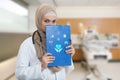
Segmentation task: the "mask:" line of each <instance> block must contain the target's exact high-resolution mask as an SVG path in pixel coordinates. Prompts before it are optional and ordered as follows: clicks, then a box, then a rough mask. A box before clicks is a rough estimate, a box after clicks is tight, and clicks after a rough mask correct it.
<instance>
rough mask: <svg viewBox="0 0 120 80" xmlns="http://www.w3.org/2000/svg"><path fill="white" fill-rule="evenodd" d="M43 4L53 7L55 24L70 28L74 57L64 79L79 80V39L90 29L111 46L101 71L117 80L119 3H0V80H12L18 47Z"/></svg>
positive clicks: (36, 0)
mask: <svg viewBox="0 0 120 80" xmlns="http://www.w3.org/2000/svg"><path fill="white" fill-rule="evenodd" d="M43 3H48V4H52V5H55V6H56V10H57V15H58V24H61V25H70V26H71V38H72V42H73V45H74V47H75V49H76V53H75V55H74V56H73V60H74V64H75V70H74V71H73V73H71V74H70V75H69V76H68V77H67V78H68V80H73V79H74V77H75V78H76V80H80V79H81V80H83V79H82V77H83V76H84V71H83V70H82V69H81V68H80V64H79V63H80V62H81V61H82V60H84V56H83V54H84V53H83V51H82V49H81V37H80V35H81V34H82V33H83V31H84V30H86V29H87V28H88V27H93V28H94V29H95V30H96V31H98V32H99V33H100V37H102V39H105V41H106V40H107V41H108V42H110V43H111V47H110V51H111V55H112V59H110V60H109V64H107V65H106V66H105V68H107V70H106V72H108V71H110V70H111V71H110V72H109V74H110V75H111V76H112V77H113V80H119V79H120V76H119V74H120V69H119V67H120V38H119V37H120V0H0V80H16V79H15V64H16V56H17V54H18V49H19V46H20V44H21V43H22V42H23V41H24V39H26V38H27V37H29V36H31V34H32V33H33V32H34V31H35V30H36V27H35V18H34V17H35V11H36V9H37V7H38V6H39V5H41V4H43ZM108 36H109V37H108ZM108 38H109V39H108ZM103 42H104V40H103ZM101 66H102V65H101ZM103 68H104V67H103ZM81 71H82V72H83V73H81ZM73 74H74V75H73ZM113 74H115V75H113ZM79 75H80V76H79Z"/></svg>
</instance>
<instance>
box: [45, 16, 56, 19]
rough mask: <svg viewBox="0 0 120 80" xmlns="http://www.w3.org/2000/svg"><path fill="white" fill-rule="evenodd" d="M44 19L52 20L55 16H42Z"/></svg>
mask: <svg viewBox="0 0 120 80" xmlns="http://www.w3.org/2000/svg"><path fill="white" fill-rule="evenodd" d="M44 19H49V20H54V19H57V16H44Z"/></svg>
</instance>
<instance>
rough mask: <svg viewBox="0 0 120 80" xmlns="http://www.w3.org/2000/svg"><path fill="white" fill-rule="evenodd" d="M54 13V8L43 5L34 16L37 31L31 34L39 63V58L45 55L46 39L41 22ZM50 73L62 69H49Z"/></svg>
mask: <svg viewBox="0 0 120 80" xmlns="http://www.w3.org/2000/svg"><path fill="white" fill-rule="evenodd" d="M51 11H52V12H54V13H55V14H56V12H55V8H54V7H53V6H51V5H48V4H43V5H41V6H40V7H38V9H37V11H36V15H35V22H36V26H37V31H35V32H34V34H33V41H34V42H33V43H34V45H35V49H36V52H37V57H38V59H39V60H40V61H41V58H42V56H43V55H44V54H46V38H45V33H46V32H45V31H44V30H43V29H42V20H43V18H44V16H45V15H46V14H48V13H49V12H51ZM49 69H50V70H51V71H52V72H58V71H60V70H61V69H62V67H58V66H57V67H49Z"/></svg>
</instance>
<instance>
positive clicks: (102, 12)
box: [57, 7, 120, 18]
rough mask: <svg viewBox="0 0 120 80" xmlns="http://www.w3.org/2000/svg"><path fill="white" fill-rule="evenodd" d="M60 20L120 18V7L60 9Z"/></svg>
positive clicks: (58, 10)
mask: <svg viewBox="0 0 120 80" xmlns="http://www.w3.org/2000/svg"><path fill="white" fill-rule="evenodd" d="M57 14H58V17H59V18H105V17H107V18H110V17H119V18H120V7H59V8H57Z"/></svg>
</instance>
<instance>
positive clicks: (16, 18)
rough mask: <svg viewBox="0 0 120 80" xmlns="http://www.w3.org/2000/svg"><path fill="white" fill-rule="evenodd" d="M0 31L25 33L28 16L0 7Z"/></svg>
mask: <svg viewBox="0 0 120 80" xmlns="http://www.w3.org/2000/svg"><path fill="white" fill-rule="evenodd" d="M0 32H3V33H6V32H10V33H27V32H28V18H27V16H20V15H18V14H15V13H12V12H10V11H7V10H5V9H2V8H0Z"/></svg>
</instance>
